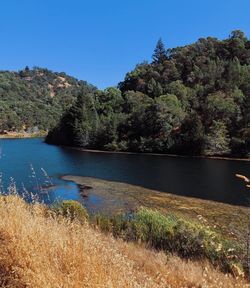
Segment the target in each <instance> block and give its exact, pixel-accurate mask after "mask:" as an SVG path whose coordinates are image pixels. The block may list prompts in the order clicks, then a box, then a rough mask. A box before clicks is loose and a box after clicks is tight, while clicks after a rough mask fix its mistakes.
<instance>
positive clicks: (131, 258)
mask: <svg viewBox="0 0 250 288" xmlns="http://www.w3.org/2000/svg"><path fill="white" fill-rule="evenodd" d="M45 215H46V216H45ZM0 219H1V221H0V287H11V288H12V287H32V288H40V287H41V288H42V287H43V288H44V287H46V288H50V287H53V288H56V287H76V288H77V287H100V288H101V287H116V288H117V287H165V288H166V287H171V288H174V287H176V288H177V287H178V288H181V287H216V288H219V287H223V288H224V287H228V288H230V287H250V286H249V285H247V284H246V283H245V282H244V281H243V280H238V281H237V280H235V279H233V278H232V277H229V276H226V275H224V274H222V273H220V272H218V271H216V270H214V269H213V268H211V267H209V266H208V265H206V266H207V268H204V264H203V265H202V263H194V262H184V261H182V260H180V259H179V258H177V257H172V256H171V257H167V256H166V255H164V254H163V253H156V252H154V251H150V250H147V249H145V248H143V247H138V246H136V245H134V244H131V243H130V244H129V243H124V242H122V241H121V240H115V239H113V238H112V237H111V236H107V235H104V234H102V233H100V232H98V231H97V230H94V229H93V228H92V227H89V225H88V224H87V223H86V224H83V225H80V224H78V223H76V222H70V221H67V220H66V219H58V218H53V217H50V216H47V213H46V208H45V207H43V206H41V205H27V204H26V203H25V202H24V201H23V200H21V199H20V198H17V197H15V196H8V197H3V196H2V197H0Z"/></svg>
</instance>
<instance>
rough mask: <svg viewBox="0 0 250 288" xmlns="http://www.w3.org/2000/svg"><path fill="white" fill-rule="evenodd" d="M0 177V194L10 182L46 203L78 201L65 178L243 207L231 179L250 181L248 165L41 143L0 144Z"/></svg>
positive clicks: (242, 194) (244, 195)
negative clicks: (91, 179)
mask: <svg viewBox="0 0 250 288" xmlns="http://www.w3.org/2000/svg"><path fill="white" fill-rule="evenodd" d="M0 172H1V173H2V176H1V178H2V180H1V183H2V184H1V185H2V186H3V187H2V188H1V189H2V190H5V191H6V190H7V187H8V186H9V185H10V183H11V182H12V185H14V183H15V185H16V187H17V189H18V191H19V192H20V193H23V192H25V191H26V190H28V191H34V192H36V191H38V193H39V199H40V200H42V201H44V202H46V203H51V202H54V201H56V200H57V199H74V200H81V196H80V194H79V191H78V187H77V185H76V184H74V183H73V182H66V181H63V180H61V179H60V177H61V176H63V175H79V176H89V177H97V178H101V179H106V180H112V181H119V182H125V183H129V184H135V185H139V186H143V187H146V188H151V189H155V190H159V191H162V192H168V193H173V194H177V195H182V196H191V197H197V198H202V199H208V200H214V201H219V202H224V203H229V204H234V205H244V206H245V205H247V204H248V196H250V190H249V189H248V191H247V189H246V188H245V187H244V185H243V183H241V181H239V179H237V178H236V177H235V173H239V174H243V175H246V176H250V162H247V161H229V160H212V159H202V158H191V157H190V158H189V157H169V156H158V155H144V154H116V153H95V152H94V153H93V152H81V151H77V150H73V149H67V148H61V147H57V146H52V145H48V144H45V143H44V142H43V139H41V138H35V139H1V140H0ZM47 175H49V177H48V176H47ZM11 178H12V180H11ZM49 178H51V179H49ZM51 184H53V185H51ZM44 187H47V190H46V189H45V190H43V189H42V188H44ZM44 191H48V193H47V192H44Z"/></svg>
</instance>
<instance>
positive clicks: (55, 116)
mask: <svg viewBox="0 0 250 288" xmlns="http://www.w3.org/2000/svg"><path fill="white" fill-rule="evenodd" d="M81 89H86V90H88V91H89V92H92V91H94V90H95V88H94V87H93V86H91V85H88V84H87V83H86V82H83V81H78V80H76V79H75V78H73V77H70V76H67V75H66V74H65V73H54V72H52V71H49V70H47V69H42V68H37V67H35V68H34V69H29V68H28V67H26V68H25V69H24V70H21V71H19V72H8V71H2V72H0V132H1V131H4V130H7V131H12V130H13V131H21V130H25V131H27V132H30V131H31V130H49V129H51V128H52V127H54V126H55V125H56V124H57V123H58V121H59V119H60V117H61V116H62V114H63V112H64V111H65V110H66V109H68V108H69V107H70V106H71V105H72V103H73V102H74V100H75V99H76V96H77V94H78V93H79V91H80V90H81Z"/></svg>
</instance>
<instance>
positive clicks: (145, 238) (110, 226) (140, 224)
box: [95, 208, 243, 271]
mask: <svg viewBox="0 0 250 288" xmlns="http://www.w3.org/2000/svg"><path fill="white" fill-rule="evenodd" d="M95 222H96V225H97V226H98V227H99V228H100V229H101V230H102V231H105V232H111V233H112V234H113V235H114V236H115V237H120V238H122V239H124V240H126V241H134V242H138V243H146V244H147V245H148V246H149V247H152V248H154V249H157V250H163V251H165V252H166V253H172V254H177V255H179V256H180V257H182V258H185V259H208V260H209V261H210V262H211V263H212V264H214V265H215V266H219V267H221V269H222V270H224V271H231V267H232V265H233V264H237V265H238V264H240V263H239V262H240V261H239V256H240V255H242V251H243V247H241V246H240V245H239V244H238V243H237V242H236V241H235V240H232V239H228V238H225V237H224V236H223V235H221V234H219V232H217V231H215V230H214V229H213V228H211V227H209V226H207V225H205V224H201V223H199V222H196V221H190V220H189V221H187V220H185V219H182V218H178V217H176V216H174V215H171V214H169V215H163V214H161V213H160V212H157V211H153V210H150V209H146V208H142V209H140V210H139V211H137V212H135V213H133V214H132V215H131V214H130V215H117V216H113V217H110V218H109V217H107V216H105V217H104V216H100V215H99V216H98V217H96V218H95Z"/></svg>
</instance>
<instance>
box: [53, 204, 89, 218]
mask: <svg viewBox="0 0 250 288" xmlns="http://www.w3.org/2000/svg"><path fill="white" fill-rule="evenodd" d="M52 210H53V211H55V212H56V214H57V215H62V216H64V217H67V218H68V219H70V220H71V221H72V220H78V221H80V222H84V221H86V220H87V219H88V217H89V216H88V213H87V211H86V209H85V208H84V207H83V206H82V204H81V203H79V202H78V201H74V200H64V201H61V202H59V203H57V204H55V205H54V206H53V207H52Z"/></svg>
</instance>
